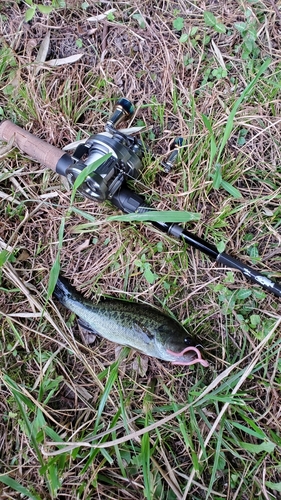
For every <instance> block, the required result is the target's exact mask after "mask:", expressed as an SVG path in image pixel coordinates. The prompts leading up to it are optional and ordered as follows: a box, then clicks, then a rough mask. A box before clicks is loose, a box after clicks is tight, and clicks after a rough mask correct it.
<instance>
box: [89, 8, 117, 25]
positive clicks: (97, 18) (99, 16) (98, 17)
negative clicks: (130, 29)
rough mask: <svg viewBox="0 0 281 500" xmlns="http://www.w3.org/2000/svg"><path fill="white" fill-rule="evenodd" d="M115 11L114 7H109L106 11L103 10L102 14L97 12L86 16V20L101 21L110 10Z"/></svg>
mask: <svg viewBox="0 0 281 500" xmlns="http://www.w3.org/2000/svg"><path fill="white" fill-rule="evenodd" d="M115 11H116V9H109V10H107V11H106V12H104V13H103V14H98V15H97V16H92V17H88V19H87V21H90V22H93V21H102V20H103V19H106V18H107V16H108V14H110V13H111V12H115Z"/></svg>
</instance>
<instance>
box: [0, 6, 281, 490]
mask: <svg viewBox="0 0 281 500" xmlns="http://www.w3.org/2000/svg"><path fill="white" fill-rule="evenodd" d="M37 3H40V2H37ZM44 3H49V4H50V3H51V2H44ZM65 3H66V6H65V7H64V8H62V7H54V9H53V11H52V13H51V14H50V15H49V16H46V15H42V14H41V13H40V12H39V10H36V12H35V15H34V17H33V19H32V20H31V21H30V22H29V23H26V22H24V16H25V13H26V10H27V5H26V4H25V3H24V2H5V4H4V3H3V4H1V7H0V24H1V30H0V31H1V33H2V37H1V43H2V47H1V54H0V58H1V61H0V74H1V91H0V92H1V93H0V106H1V107H2V110H3V117H5V118H9V119H12V120H14V121H16V122H17V123H18V124H20V125H21V126H24V127H26V128H27V129H28V130H30V131H31V132H32V133H34V134H35V135H37V136H38V137H40V138H43V139H45V140H46V141H48V142H50V143H52V144H54V145H56V146H57V147H59V148H62V147H64V146H65V145H66V144H68V143H69V142H72V141H74V140H76V139H79V138H81V137H82V138H83V137H85V136H87V135H88V134H89V133H95V132H98V131H102V130H103V128H104V124H105V121H106V117H107V116H108V114H109V113H110V111H111V110H112V109H113V105H114V101H115V100H116V98H117V97H119V96H122V95H124V96H126V97H128V98H129V99H131V100H132V101H133V102H134V103H135V104H136V106H137V113H136V120H142V122H144V124H145V125H146V126H147V128H148V131H147V132H146V133H144V134H143V138H144V140H145V142H146V144H147V145H148V146H149V148H150V149H151V150H152V151H153V154H154V155H155V157H153V158H151V157H149V158H147V159H146V166H145V168H144V171H143V174H142V178H141V179H139V181H137V182H136V184H135V187H136V189H137V190H138V192H140V193H143V194H145V196H146V198H147V199H148V200H149V201H150V202H151V203H153V205H154V206H155V207H156V208H158V209H161V210H162V209H165V210H169V209H173V210H174V209H180V210H190V211H192V212H200V214H201V219H200V221H199V222H198V223H196V224H192V225H190V228H191V229H192V230H193V231H194V232H195V233H196V234H199V235H200V236H204V237H205V238H206V239H208V240H209V241H211V242H212V243H215V244H219V242H221V241H223V242H225V243H226V247H227V250H228V252H229V253H232V254H233V255H239V256H240V257H241V258H243V260H244V261H245V262H246V263H248V264H250V265H256V266H257V268H259V269H261V270H263V271H265V272H268V273H271V275H272V276H273V278H275V279H276V280H278V279H279V280H281V273H280V241H281V236H280V217H281V211H280V185H281V182H280V181H281V168H280V164H281V153H280V143H281V137H280V135H281V127H280V123H281V114H280V102H281V101H280V60H281V50H280V46H281V40H280V38H281V35H280V33H281V16H280V12H281V11H280V6H279V5H278V3H277V4H275V3H274V2H273V1H272V2H271V1H270V0H267V1H259V2H253V3H251V4H250V3H249V2H246V1H245V2H243V1H241V2H240V1H239V2H231V1H228V0H227V1H226V2H220V1H219V2H216V3H213V2H202V1H200V0H194V1H193V2H187V1H183V0H179V1H174V2H173V1H168V0H166V1H160V0H156V1H155V2H153V5H152V3H151V2H150V1H148V0H147V1H143V2H139V1H137V0H134V1H132V2H129V3H125V2H95V1H92V0H88V4H89V6H88V8H87V9H85V5H84V8H83V5H82V3H83V2H82V1H81V2H80V1H79V2H77V1H66V2H65ZM110 8H114V9H115V11H114V14H113V17H112V16H109V17H107V18H106V19H104V20H101V21H99V22H93V21H88V18H89V17H91V16H94V15H97V14H100V13H102V12H104V11H105V10H108V9H110ZM247 8H248V9H251V12H252V15H251V18H250V21H249V20H248V22H249V23H250V22H251V23H252V24H251V26H252V29H253V31H254V33H255V34H256V36H257V39H256V43H255V47H256V49H255V50H256V52H255V53H254V49H253V53H251V54H249V55H248V57H247V58H243V57H242V56H243V50H244V51H245V47H244V46H243V43H245V37H246V35H244V38H243V36H242V35H241V33H240V32H239V31H238V30H237V29H236V28H235V23H238V22H246V14H245V13H246V9H247ZM204 11H211V12H213V13H214V15H215V16H216V17H217V19H218V20H219V21H220V22H221V23H223V24H224V25H225V26H226V28H227V29H226V33H218V32H217V31H216V30H215V29H214V28H212V27H210V26H207V25H206V20H204ZM140 16H141V17H140ZM180 17H182V18H183V19H184V28H183V30H182V33H187V34H188V35H189V36H188V39H187V40H186V41H185V42H180V36H181V34H180V33H178V32H177V31H176V30H175V28H174V26H173V21H175V20H176V19H178V18H180ZM195 28H197V29H195ZM48 30H49V31H50V34H51V37H50V47H49V51H48V55H47V60H50V59H54V58H62V57H68V56H70V55H73V54H75V53H81V52H82V53H83V54H84V55H83V57H82V58H81V59H80V60H79V62H77V63H74V64H68V65H65V66H61V67H57V68H51V69H46V68H43V69H41V70H40V71H39V72H38V73H37V74H36V75H35V67H36V64H35V58H36V55H37V54H38V49H39V46H40V43H41V42H42V40H43V38H44V36H45V35H46V32H47V31H48ZM77 40H78V42H77ZM267 57H270V58H271V64H270V67H269V69H268V70H267V72H266V74H265V75H264V76H263V77H261V78H260V80H259V81H258V83H257V85H256V86H255V88H254V91H253V92H252V93H251V95H250V96H248V98H247V99H246V101H245V102H244V103H243V105H242V106H241V107H240V108H239V109H238V112H237V114H236V116H235V123H234V128H233V131H232V134H231V137H230V139H229V141H228V142H227V145H226V148H225V151H224V153H223V156H222V158H221V160H220V161H221V164H222V174H223V178H224V179H225V180H226V181H228V182H229V183H231V184H234V185H235V187H236V188H237V189H239V190H240V193H241V194H242V197H241V198H239V199H235V198H234V197H233V196H231V194H229V193H228V192H227V191H225V190H224V189H222V188H220V189H214V187H213V179H212V177H211V175H210V174H212V173H214V169H215V166H214V165H210V164H209V160H210V151H211V137H210V133H209V131H208V130H207V129H206V127H205V126H204V121H203V119H202V114H204V115H206V116H207V117H208V118H209V120H210V122H211V124H212V131H213V136H214V138H215V140H216V141H217V144H218V145H219V144H220V141H221V140H222V137H223V134H224V130H225V127H226V123H227V119H228V116H229V112H230V110H231V109H232V107H233V105H234V103H235V101H236V100H237V99H238V98H239V96H240V95H241V92H242V91H243V90H244V88H245V87H246V85H247V84H249V83H250V81H252V79H253V78H254V76H255V74H256V73H257V70H258V68H259V67H260V66H261V64H262V62H263V61H264V60H265V59H266V58H267ZM224 67H226V68H227V76H224V77H223V76H221V77H219V76H216V73H215V74H212V71H213V70H221V69H223V68H224ZM217 75H218V73H217ZM177 136H182V137H184V138H185V140H186V143H185V148H184V150H183V153H182V161H181V162H180V163H179V164H178V165H177V166H176V167H175V168H174V170H173V171H172V172H171V173H170V174H169V175H165V174H163V173H162V171H161V167H160V166H159V164H160V160H161V159H163V157H165V155H166V153H167V151H168V150H169V147H170V145H171V143H172V141H173V139H174V138H175V137H177ZM243 138H244V139H245V141H243ZM1 165H2V166H1V172H0V176H2V174H3V173H6V175H5V177H0V178H1V186H0V211H1V212H0V213H1V222H2V224H1V227H0V245H1V249H8V250H9V252H10V255H11V256H10V259H9V262H6V263H5V264H4V265H3V266H2V268H1V282H0V286H1V288H0V290H1V294H0V311H1V316H0V317H1V337H0V345H1V352H2V355H1V362H0V368H1V379H2V385H1V392H0V411H1V415H2V421H1V420H0V426H1V439H0V464H1V469H0V471H1V474H5V475H9V476H10V478H13V479H14V480H15V481H17V483H18V484H20V485H22V486H23V487H25V488H27V489H28V490H29V492H31V493H30V494H32V495H34V496H29V498H41V499H45V498H46V499H49V498H58V499H64V498H69V499H74V498H75V499H78V498H79V499H80V498H81V499H90V498H91V499H92V498H93V499H111V498H112V499H113V498H114V499H116V498H120V499H126V500H129V499H131V498H134V499H138V500H139V499H140V500H141V499H143V498H153V499H155V500H158V499H163V500H164V499H165V500H166V499H167V500H174V499H182V500H183V499H185V498H192V499H200V500H201V499H207V498H211V499H213V500H217V499H219V498H225V499H229V500H230V499H231V500H236V499H237V500H238V499H241V500H244V499H256V498H257V499H266V500H272V499H275V498H276V499H278V498H280V484H281V483H280V481H281V479H280V474H281V469H280V444H281V436H280V382H281V374H280V369H281V367H280V320H279V316H280V300H278V299H276V298H274V297H272V296H270V295H269V294H265V293H263V292H262V291H260V290H259V289H257V288H256V287H253V286H252V285H251V284H249V283H248V282H246V281H245V279H244V278H243V277H242V276H240V275H239V274H238V273H235V274H233V273H232V274H231V273H227V271H226V270H225V269H222V268H219V267H218V266H217V265H215V264H213V263H211V262H210V260H209V259H208V258H207V257H204V256H203V255H202V254H200V253H198V252H196V251H193V250H192V249H190V248H183V246H180V245H179V244H178V243H177V242H176V241H174V240H172V239H171V238H166V237H165V236H163V235H161V234H159V233H158V232H157V231H156V230H153V229H152V228H151V227H149V226H148V225H145V224H142V225H139V224H137V223H133V224H130V225H129V224H125V223H119V222H109V221H108V220H107V217H108V216H110V215H112V213H113V210H112V207H111V206H110V205H109V204H103V205H98V204H94V203H92V202H90V201H85V200H82V199H81V198H77V199H76V201H75V207H76V208H78V209H79V210H80V211H82V212H86V213H88V214H90V215H92V216H94V217H95V218H96V221H97V224H96V226H95V227H93V228H92V229H91V231H89V232H85V231H83V230H81V228H80V229H79V226H81V224H83V223H85V218H84V217H83V216H82V215H79V214H78V213H77V214H74V213H72V214H71V216H68V215H67V214H68V208H69V200H70V191H69V190H68V188H67V186H65V185H64V183H63V182H62V180H61V179H60V178H59V176H57V175H55V174H53V173H52V172H51V171H50V172H49V171H46V170H44V168H43V167H42V166H41V165H38V164H36V163H35V162H33V161H31V160H29V159H28V158H26V157H24V155H22V154H20V153H19V151H17V150H16V149H13V150H12V151H11V152H9V153H8V155H7V153H6V151H5V150H4V149H3V151H2V154H1ZM64 216H65V217H66V225H65V232H64V241H63V248H62V251H61V254H60V262H61V268H62V272H63V274H64V275H65V276H67V277H69V278H70V279H71V281H72V283H73V284H74V285H75V286H76V287H77V288H78V289H80V290H81V291H82V292H83V293H84V294H85V295H86V296H88V297H91V298H92V299H93V300H98V299H99V298H100V297H101V296H103V295H114V296H119V297H122V298H134V299H135V300H140V301H145V302H147V303H150V304H154V305H157V306H161V307H162V308H163V309H165V310H167V311H169V312H170V313H171V314H174V315H175V316H177V317H178V319H179V320H180V321H182V322H183V323H184V324H186V326H187V327H188V328H189V329H191V330H192V331H194V333H196V335H197V336H198V337H199V338H200V340H201V342H202V344H203V345H204V347H205V349H206V356H207V357H208V359H209V361H210V368H209V369H208V370H206V371H203V369H201V368H200V369H190V370H189V371H188V373H186V369H185V368H182V369H179V368H175V367H172V366H170V365H169V364H167V363H161V362H160V361H158V360H155V359H151V358H149V359H148V358H147V359H145V357H144V356H138V355H137V354H136V353H134V352H129V351H128V350H126V349H123V350H122V351H120V350H119V349H118V348H116V346H115V345H114V344H110V343H109V342H106V341H105V340H100V339H96V341H95V343H94V344H91V345H90V346H89V345H87V340H86V339H85V337H83V332H80V331H79V329H78V326H77V324H76V321H75V319H74V318H73V317H72V316H71V317H70V316H69V314H68V313H67V312H66V311H65V310H63V309H62V308H60V307H59V309H57V307H56V304H53V303H52V302H50V303H49V304H48V305H47V306H46V290H47V286H48V280H49V272H50V269H51V267H52V265H53V263H54V261H55V258H56V255H57V249H58V233H59V227H60V223H61V219H62V217H64ZM159 242H161V244H162V249H161V248H160V247H159ZM143 254H145V258H146V262H148V263H149V264H150V265H151V270H152V271H153V272H154V273H156V274H157V279H156V280H155V282H154V283H148V282H147V280H146V278H145V276H144V274H143V273H142V272H141V270H140V268H139V267H137V265H136V262H137V260H138V259H139V258H140V256H141V255H143ZM253 290H254V291H253ZM244 291H246V294H247V292H248V291H252V294H251V295H250V296H249V297H246V296H245V297H244V296H243V295H241V296H239V292H242V293H243V292H244ZM259 292H260V293H259ZM254 316H255V317H256V319H255V318H254ZM257 317H258V318H259V319H258V320H257ZM256 320H257V321H259V323H257V324H255V321H256ZM13 383H14V384H17V385H16V386H13ZM19 388H20V389H19ZM17 389H18V390H19V392H17ZM107 391H108V392H107ZM18 394H19V395H18ZM104 394H106V395H107V397H106V398H105V399H104V398H103V395H104ZM17 395H18V396H17ZM21 409H22V410H24V411H25V412H26V415H27V420H25V417H24V415H23V413H21ZM148 431H149V432H148ZM147 432H148V433H147ZM55 441H57V442H58V441H59V442H62V443H63V445H62V446H63V448H62V449H61V450H60V448H59V446H58V445H54V444H52V443H54V442H55ZM36 443H37V444H38V450H39V451H38V450H37V449H36ZM91 446H92V448H91ZM258 446H260V448H257V447H258ZM255 447H256V448H255ZM59 450H60V451H59ZM0 480H1V476H0ZM272 484H273V485H274V484H277V486H276V488H277V489H274V487H273V486H272ZM14 486H15V485H14ZM14 486H13V485H11V484H3V485H1V482H0V496H1V498H3V499H4V498H20V497H19V495H20V493H19V491H18V490H16V491H15V488H14ZM278 488H279V490H278ZM36 495H37V497H36ZM27 496H28V495H27Z"/></svg>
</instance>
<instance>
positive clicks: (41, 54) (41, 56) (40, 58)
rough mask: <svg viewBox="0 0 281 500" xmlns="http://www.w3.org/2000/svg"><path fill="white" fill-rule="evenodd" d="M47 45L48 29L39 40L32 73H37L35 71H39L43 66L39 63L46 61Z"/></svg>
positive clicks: (48, 38)
mask: <svg viewBox="0 0 281 500" xmlns="http://www.w3.org/2000/svg"><path fill="white" fill-rule="evenodd" d="M49 46H50V31H47V33H46V35H45V37H44V38H43V40H42V42H41V45H40V48H39V50H38V54H37V57H36V59H35V63H37V64H36V66H35V67H34V75H37V73H39V71H40V69H42V67H43V66H42V65H41V64H40V63H44V62H45V61H46V57H47V54H48V50H49Z"/></svg>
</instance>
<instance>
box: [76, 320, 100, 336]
mask: <svg viewBox="0 0 281 500" xmlns="http://www.w3.org/2000/svg"><path fill="white" fill-rule="evenodd" d="M77 323H78V324H79V325H80V326H81V328H84V330H87V332H91V333H94V334H95V335H99V332H97V330H95V329H94V328H93V327H92V325H90V323H88V322H87V321H85V320H84V319H81V318H78V319H77Z"/></svg>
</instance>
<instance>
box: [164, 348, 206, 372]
mask: <svg viewBox="0 0 281 500" xmlns="http://www.w3.org/2000/svg"><path fill="white" fill-rule="evenodd" d="M167 353H168V354H171V355H172V356H173V357H174V358H175V359H174V360H173V361H172V364H173V365H181V366H191V365H195V364H196V363H200V364H201V365H202V366H204V367H207V366H209V363H208V361H206V359H203V358H202V355H201V352H200V351H199V349H198V348H197V347H196V346H189V347H185V349H183V350H182V351H181V352H174V351H171V350H170V349H167Z"/></svg>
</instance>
